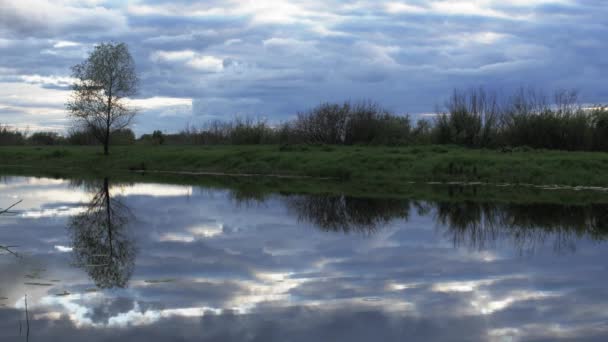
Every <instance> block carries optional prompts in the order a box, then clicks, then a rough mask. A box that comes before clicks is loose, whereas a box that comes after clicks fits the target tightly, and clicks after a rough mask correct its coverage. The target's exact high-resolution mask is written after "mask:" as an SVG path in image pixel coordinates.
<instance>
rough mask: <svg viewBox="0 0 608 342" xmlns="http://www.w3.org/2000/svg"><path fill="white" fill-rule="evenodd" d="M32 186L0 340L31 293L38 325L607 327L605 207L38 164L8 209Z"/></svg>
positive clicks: (3, 203) (10, 190)
mask: <svg viewBox="0 0 608 342" xmlns="http://www.w3.org/2000/svg"><path fill="white" fill-rule="evenodd" d="M16 198H23V199H24V202H23V203H22V205H20V206H19V210H17V212H18V215H15V216H11V217H3V218H2V219H1V220H0V241H3V242H7V241H10V242H11V243H14V244H19V245H20V246H21V247H20V248H19V252H20V253H21V254H23V255H24V258H22V259H16V258H9V257H6V258H0V306H1V308H0V340H18V339H20V338H21V339H22V337H20V336H19V335H18V329H17V327H18V324H19V320H20V319H21V320H23V311H24V293H27V294H28V306H29V307H28V309H29V310H30V313H31V315H30V318H31V319H32V328H33V331H35V332H36V333H35V336H34V340H38V339H40V340H57V341H70V340H74V341H80V340H87V341H89V340H91V341H96V340H99V341H107V340H112V339H116V340H120V339H121V338H124V336H125V335H127V336H129V339H130V340H132V341H145V340H149V339H150V338H156V339H160V340H165V339H166V340H170V339H175V337H176V336H177V337H179V338H180V340H183V341H218V340H221V341H230V340H234V341H243V340H244V341H326V340H327V341H329V340H331V341H368V340H373V339H377V340H382V341H403V340H406V339H408V338H409V339H411V340H433V341H434V340H450V341H453V340H483V341H493V340H497V341H503V340H507V341H511V340H513V341H518V340H558V339H559V338H569V339H570V340H582V339H584V338H587V337H588V338H589V339H592V338H597V340H605V337H606V336H608V327H606V325H605V322H607V321H608V305H607V304H606V303H607V300H608V290H606V288H605V286H604V284H605V283H606V279H605V278H606V274H608V273H606V272H605V271H606V266H605V265H604V262H603V260H605V258H606V257H608V250H606V248H605V246H604V245H603V244H600V243H598V241H600V240H603V239H604V238H605V237H606V234H605V232H606V222H607V218H606V213H607V212H608V211H607V210H606V209H608V208H607V206H606V205H605V204H585V205H568V206H564V205H557V204H539V203H537V204H521V203H519V204H518V203H500V202H486V203H479V202H471V201H469V202H466V201H464V202H463V201H456V200H447V199H448V198H447V197H442V198H444V199H446V200H443V201H416V200H407V199H390V198H389V199H387V198H361V197H351V196H320V195H314V196H308V195H293V194H292V195H289V194H274V195H267V196H265V197H263V196H258V195H255V194H254V193H252V195H251V196H248V195H246V194H244V193H242V192H241V193H240V194H239V196H235V195H234V194H233V193H231V192H230V191H228V190H218V189H212V190H209V189H201V188H196V187H192V186H177V185H170V186H169V185H162V184H130V185H123V186H116V184H112V182H110V181H109V180H107V179H106V180H101V181H99V182H88V183H77V182H73V183H72V184H71V185H69V184H68V183H67V182H65V181H56V180H53V181H46V182H45V181H44V180H33V181H30V180H29V179H23V178H21V179H19V178H18V179H15V180H14V181H11V182H9V183H8V185H7V187H5V189H3V192H2V193H0V207H7V206H8V205H10V204H11V203H13V202H14V200H15V199H16ZM237 199H238V200H239V201H245V202H247V201H250V203H251V205H243V206H235V203H234V201H235V200H237ZM256 203H259V204H260V205H255V204H256ZM135 217H136V218H137V219H135ZM66 227H68V228H67V230H66ZM66 231H67V232H68V233H69V234H66ZM591 240H593V241H591ZM555 245H557V247H558V248H557V249H558V250H559V251H564V250H567V251H571V250H573V249H572V248H573V247H574V246H576V247H577V250H576V252H574V253H562V254H559V255H556V254H555V253H554V251H555ZM136 246H137V248H136ZM455 247H456V248H455ZM461 247H463V248H461ZM522 250H526V251H527V250H531V251H534V252H535V253H534V254H533V255H529V256H528V255H526V256H522V255H520V254H519V253H517V252H520V251H522ZM74 261H76V264H77V265H79V266H80V267H81V268H76V267H72V266H70V263H73V262H74ZM32 270H34V271H35V272H34V271H32ZM95 285H97V287H99V288H94V287H95ZM556 322H557V323H556Z"/></svg>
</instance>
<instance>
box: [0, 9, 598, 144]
mask: <svg viewBox="0 0 608 342" xmlns="http://www.w3.org/2000/svg"><path fill="white" fill-rule="evenodd" d="M607 17H608V4H607V3H606V2H605V1H602V0H586V1H582V0H580V1H577V0H555V1H552V0H529V1H528V0H526V1H523V0H513V1H495V0H476V1H436V0H432V1H417V0H412V1H390V0H389V1H366V0H363V1H348V2H347V1H337V0H324V1H319V0H306V1H303V0H294V1H286V0H255V1H240V0H222V1H219V0H208V1H187V0H174V1H160V0H141V1H130V2H127V1H117V0H83V1H75V0H54V1H44V0H2V1H0V123H5V124H11V125H16V126H18V127H20V128H25V127H26V126H29V127H30V129H42V128H44V129H54V130H59V131H62V130H63V129H64V128H65V126H66V125H67V123H68V122H67V120H66V112H65V109H64V103H65V101H66V97H67V95H68V94H69V91H68V90H69V83H70V79H69V67H70V66H71V65H74V64H76V63H78V62H80V61H82V60H83V59H84V58H85V57H86V55H87V52H88V51H90V50H91V49H92V47H93V45H94V44H95V43H98V42H102V41H124V42H126V43H128V44H129V46H130V49H131V52H132V54H133V55H134V58H135V61H136V64H137V68H138V71H139V73H140V76H141V89H140V93H139V98H138V99H137V100H136V105H137V106H138V107H139V108H140V110H141V113H142V115H141V116H140V117H139V119H138V121H137V124H136V127H135V128H136V131H137V133H143V132H145V131H150V130H153V129H162V130H164V131H166V132H171V131H177V130H180V129H182V128H184V127H185V125H186V124H187V123H192V124H195V125H197V124H200V123H202V122H204V121H207V120H209V119H215V118H226V119H231V118H233V117H235V116H254V117H264V118H268V119H269V120H270V121H272V122H278V121H281V120H287V119H289V118H290V117H291V116H293V115H294V114H295V113H296V112H297V111H300V110H304V109H306V108H308V107H311V106H313V105H316V104H318V103H319V102H322V101H343V100H348V99H353V100H357V99H372V100H376V101H378V102H381V103H382V104H384V105H385V106H387V107H388V108H389V109H391V110H394V111H395V112H397V113H411V114H418V113H427V112H432V111H434V109H435V108H436V106H437V105H440V104H442V103H443V101H444V99H445V97H446V96H447V95H448V94H449V92H450V91H451V89H452V88H454V87H459V88H467V87H471V86H479V85H484V86H487V87H491V88H494V89H497V90H499V91H508V90H509V89H512V88H514V87H518V86H521V85H524V86H533V87H537V88H542V89H546V90H552V89H557V88H577V89H579V90H580V91H581V93H582V100H583V101H584V102H588V103H600V102H604V103H605V102H608V89H606V87H605V84H606V77H607V76H608V71H607V70H608V59H606V57H605V56H606V52H605V37H607V36H608V20H606V18H607Z"/></svg>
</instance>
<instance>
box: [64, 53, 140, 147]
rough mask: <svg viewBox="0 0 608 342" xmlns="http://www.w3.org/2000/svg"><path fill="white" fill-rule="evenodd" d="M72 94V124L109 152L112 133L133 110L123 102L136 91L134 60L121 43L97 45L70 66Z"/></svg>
mask: <svg viewBox="0 0 608 342" xmlns="http://www.w3.org/2000/svg"><path fill="white" fill-rule="evenodd" d="M72 77H74V78H75V79H76V82H75V83H74V84H73V86H72V89H73V93H72V97H71V99H70V100H69V101H68V103H67V105H66V106H67V109H68V110H69V111H70V116H71V117H72V119H74V121H75V124H76V125H78V126H80V128H83V129H86V130H87V131H89V132H91V133H92V134H93V136H95V138H96V139H97V140H98V141H99V142H100V143H102V144H103V151H104V154H105V155H108V152H109V151H108V150H109V145H110V137H111V135H112V132H115V131H117V130H121V129H124V128H126V127H128V126H129V125H130V124H131V122H132V121H133V117H134V116H135V114H136V111H135V110H134V109H133V108H130V107H129V106H127V104H126V103H125V101H124V99H125V98H126V97H129V96H132V95H135V94H136V92H137V83H138V79H137V75H136V73H135V63H134V62H133V58H132V57H131V54H130V53H129V49H128V47H127V45H126V44H124V43H101V44H99V45H96V46H95V48H94V50H93V51H92V52H91V54H90V55H89V57H88V58H87V59H86V60H85V61H84V62H82V63H80V64H77V65H75V66H73V67H72Z"/></svg>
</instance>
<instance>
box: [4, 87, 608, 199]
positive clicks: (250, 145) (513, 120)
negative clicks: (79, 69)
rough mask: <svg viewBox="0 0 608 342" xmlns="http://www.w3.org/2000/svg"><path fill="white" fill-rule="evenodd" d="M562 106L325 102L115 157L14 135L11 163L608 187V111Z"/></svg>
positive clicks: (124, 132)
mask: <svg viewBox="0 0 608 342" xmlns="http://www.w3.org/2000/svg"><path fill="white" fill-rule="evenodd" d="M554 100H555V101H553V102H550V101H548V100H547V97H545V96H543V95H541V94H540V93H538V92H534V91H526V90H520V91H519V92H517V93H516V94H514V95H512V96H508V97H507V98H506V99H500V98H498V97H497V96H496V95H495V94H493V93H490V92H487V91H485V90H484V89H472V90H469V91H464V92H461V91H455V92H454V94H453V96H452V97H451V98H450V100H449V101H447V103H446V110H445V111H444V112H440V113H438V114H437V116H436V117H435V118H434V119H433V120H418V121H416V122H415V123H414V122H413V121H411V120H410V118H409V117H408V116H401V115H396V114H393V113H391V112H389V111H387V110H386V109H384V108H382V107H381V106H380V105H378V104H375V103H372V102H360V103H349V102H346V103H343V104H321V105H319V106H317V107H315V108H313V109H311V110H309V111H307V112H303V113H299V114H298V115H297V116H296V117H295V119H293V120H291V121H288V122H285V123H282V124H277V125H272V124H269V123H268V122H266V121H264V120H247V119H244V120H240V119H235V120H233V121H226V122H224V121H214V122H210V123H207V124H206V125H203V126H202V127H200V128H187V129H184V130H183V131H182V132H179V133H174V134H166V133H163V132H161V131H155V132H153V133H151V134H144V135H142V136H140V137H139V138H136V137H135V135H134V133H133V132H132V131H131V130H130V129H128V128H122V129H117V130H114V131H113V132H112V134H111V137H110V139H109V141H111V142H112V145H113V147H112V151H111V153H109V156H104V155H102V154H101V151H102V149H100V146H103V145H101V144H100V141H99V139H98V138H97V137H96V136H95V134H93V133H92V132H90V131H86V130H82V129H76V128H72V129H71V130H70V131H69V132H68V134H67V135H66V136H62V135H59V134H57V133H53V132H35V133H33V134H25V133H24V132H22V131H19V130H14V129H9V128H7V127H3V128H1V129H0V145H2V146H0V163H1V164H3V165H13V166H23V167H34V168H55V169H71V170H81V171H82V172H91V171H101V170H105V171H107V172H109V171H129V170H131V171H147V172H151V171H152V172H154V171H171V172H176V171H188V172H217V173H230V174H249V175H251V174H254V175H282V176H306V177H315V178H331V179H339V180H341V181H349V182H359V183H362V184H365V185H366V186H368V187H369V189H370V190H371V189H373V188H374V187H376V188H378V187H379V189H386V188H387V187H399V186H402V185H404V184H408V183H409V182H482V183H493V184H501V183H504V184H543V185H551V184H558V185H567V186H600V187H606V186H608V176H606V175H608V153H606V152H608V107H605V106H599V105H598V106H592V107H584V106H582V105H579V104H577V97H576V93H575V92H558V93H557V94H556V96H555V98H554ZM104 150H105V149H104ZM105 151H107V150H105ZM380 191H382V190H380Z"/></svg>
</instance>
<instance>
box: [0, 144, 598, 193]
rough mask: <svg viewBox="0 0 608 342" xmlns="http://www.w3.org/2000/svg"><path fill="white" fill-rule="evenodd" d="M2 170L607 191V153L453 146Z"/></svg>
mask: <svg viewBox="0 0 608 342" xmlns="http://www.w3.org/2000/svg"><path fill="white" fill-rule="evenodd" d="M0 164H1V165H4V166H18V167H22V168H31V169H40V170H63V171H64V172H66V171H67V172H70V173H74V174H78V173H112V172H123V171H129V170H146V171H148V172H151V171H188V172H219V173H233V174H241V173H245V174H263V175H289V176H310V177H329V178H336V179H340V180H342V181H343V182H348V183H352V184H357V186H359V187H369V188H370V189H380V190H382V189H384V190H386V191H390V190H391V189H396V188H398V187H400V186H403V185H404V184H408V183H410V182H462V181H465V182H484V183H510V184H542V185H547V184H559V185H569V186H608V153H596V152H593V153H592V152H563V151H546V150H521V149H520V150H515V151H513V152H501V151H496V150H484V149H467V148H461V147H453V146H410V147H371V146H307V145H302V146H300V145H294V146H283V147H280V146H274V145H272V146H115V147H113V148H112V150H111V155H110V156H109V157H104V156H103V155H102V154H101V151H100V148H99V147H88V146H86V147H84V146H83V147H71V146H57V147H0Z"/></svg>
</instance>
